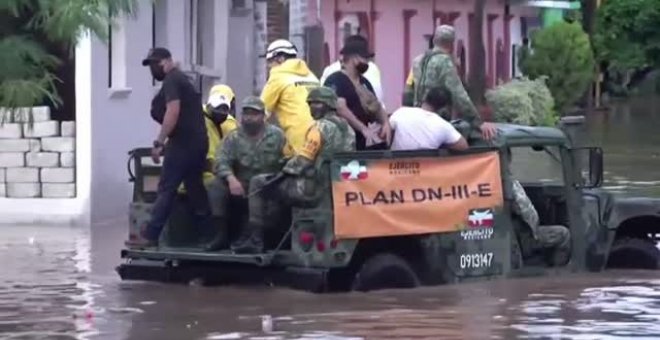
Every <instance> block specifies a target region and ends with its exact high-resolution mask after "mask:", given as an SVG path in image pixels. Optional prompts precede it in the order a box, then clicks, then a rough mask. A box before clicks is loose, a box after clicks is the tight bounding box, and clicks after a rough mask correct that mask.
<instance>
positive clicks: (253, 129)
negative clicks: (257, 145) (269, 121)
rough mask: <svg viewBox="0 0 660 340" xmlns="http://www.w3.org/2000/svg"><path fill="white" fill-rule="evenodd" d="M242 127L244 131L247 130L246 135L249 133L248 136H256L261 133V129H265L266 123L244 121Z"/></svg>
mask: <svg viewBox="0 0 660 340" xmlns="http://www.w3.org/2000/svg"><path fill="white" fill-rule="evenodd" d="M241 127H242V128H243V129H245V133H247V134H248V135H250V136H255V135H257V134H259V132H261V129H263V127H264V123H263V122H253V121H250V122H247V121H243V122H241Z"/></svg>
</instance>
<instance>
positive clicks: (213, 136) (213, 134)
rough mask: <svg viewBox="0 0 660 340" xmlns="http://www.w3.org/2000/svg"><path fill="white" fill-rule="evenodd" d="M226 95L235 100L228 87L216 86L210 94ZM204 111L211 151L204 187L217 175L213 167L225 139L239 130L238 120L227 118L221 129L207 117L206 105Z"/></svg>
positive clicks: (183, 190)
mask: <svg viewBox="0 0 660 340" xmlns="http://www.w3.org/2000/svg"><path fill="white" fill-rule="evenodd" d="M216 93H220V94H224V95H226V96H227V97H228V100H229V101H230V102H231V100H232V99H233V98H234V93H233V91H232V90H231V88H229V87H228V86H226V85H216V86H214V87H212V88H211V91H210V94H211V95H213V94H216ZM203 110H204V123H205V124H206V135H207V136H208V139H209V151H208V152H207V153H206V162H207V164H208V165H209V168H208V169H207V170H206V171H204V174H203V179H204V185H206V186H208V185H209V184H210V183H211V182H212V181H213V180H214V179H215V175H214V174H213V168H212V167H213V165H214V164H215V155H216V152H217V151H218V149H219V148H220V147H221V146H222V143H223V142H224V141H225V138H227V135H229V133H230V132H232V131H234V130H236V129H237V128H238V121H237V120H236V118H234V117H233V116H231V115H228V116H227V119H226V120H225V121H224V122H222V124H220V128H218V127H217V126H216V125H215V124H214V123H213V121H212V120H211V118H210V117H209V116H207V114H208V110H207V109H206V105H204V107H203ZM178 191H179V193H185V192H186V189H185V187H184V185H183V184H181V186H179V190H178Z"/></svg>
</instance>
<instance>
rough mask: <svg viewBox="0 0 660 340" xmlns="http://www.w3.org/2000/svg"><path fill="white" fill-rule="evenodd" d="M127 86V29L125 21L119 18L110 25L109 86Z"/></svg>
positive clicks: (121, 87)
mask: <svg viewBox="0 0 660 340" xmlns="http://www.w3.org/2000/svg"><path fill="white" fill-rule="evenodd" d="M126 87H127V86H126V30H125V22H124V20H122V19H117V20H116V21H115V22H114V24H111V25H110V26H109V27H108V88H111V89H125V88H126Z"/></svg>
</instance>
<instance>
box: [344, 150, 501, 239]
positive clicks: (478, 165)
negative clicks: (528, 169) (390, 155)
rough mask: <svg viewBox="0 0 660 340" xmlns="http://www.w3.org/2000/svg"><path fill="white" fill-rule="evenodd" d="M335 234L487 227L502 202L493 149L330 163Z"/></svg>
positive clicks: (348, 235)
mask: <svg viewBox="0 0 660 340" xmlns="http://www.w3.org/2000/svg"><path fill="white" fill-rule="evenodd" d="M332 195H333V210H334V230H335V237H336V238H337V239H352V238H366V237H379V236H396V235H414V234H426V233H440V232H453V231H459V230H462V229H463V228H464V227H466V226H470V227H492V223H493V214H494V210H495V209H496V208H498V207H501V206H502V203H503V195H502V179H501V174H500V160H499V156H498V154H497V152H486V153H480V154H473V155H464V156H452V157H427V158H400V159H382V160H347V161H345V162H343V163H342V162H339V161H335V163H334V164H333V183H332Z"/></svg>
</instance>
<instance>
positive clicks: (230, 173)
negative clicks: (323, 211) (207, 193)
mask: <svg viewBox="0 0 660 340" xmlns="http://www.w3.org/2000/svg"><path fill="white" fill-rule="evenodd" d="M285 145H286V139H285V137H284V133H283V132H282V130H281V129H280V128H278V127H276V126H274V125H272V124H269V123H267V122H266V120H265V112H264V103H263V102H262V101H261V99H259V98H258V97H254V96H251V97H247V98H245V99H244V100H243V109H242V113H241V124H240V126H239V128H238V129H236V130H234V131H233V132H231V133H230V134H229V136H227V139H226V140H225V141H224V143H223V145H222V148H220V151H219V154H218V156H217V164H216V169H215V173H216V177H217V178H216V182H215V186H214V188H215V189H216V190H217V191H216V192H215V193H214V194H213V195H214V196H215V197H217V200H218V201H219V202H220V203H219V204H218V207H219V214H218V215H219V216H220V220H221V224H222V225H221V226H220V227H221V228H225V227H226V222H227V216H226V209H227V203H228V200H229V199H230V198H233V199H239V200H241V199H242V200H245V199H246V193H247V189H248V185H249V183H250V179H252V178H253V177H254V176H256V175H259V174H264V173H274V172H277V171H279V170H280V169H281V168H282V165H283V164H284V162H283V153H282V151H283V149H284V147H285ZM222 231H223V229H221V230H220V233H218V237H216V239H215V240H213V241H212V242H211V243H210V244H209V245H208V246H207V251H215V250H219V249H222V248H223V247H224V245H225V244H224V243H225V241H226V239H225V238H224V235H223V232H222ZM243 238H245V237H243Z"/></svg>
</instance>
